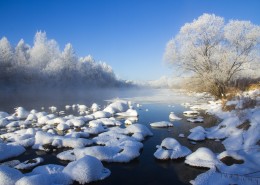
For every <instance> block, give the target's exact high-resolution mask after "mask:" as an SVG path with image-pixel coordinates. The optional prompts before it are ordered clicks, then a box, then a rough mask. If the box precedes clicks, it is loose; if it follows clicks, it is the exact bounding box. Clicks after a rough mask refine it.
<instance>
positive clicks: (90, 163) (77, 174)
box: [63, 156, 111, 184]
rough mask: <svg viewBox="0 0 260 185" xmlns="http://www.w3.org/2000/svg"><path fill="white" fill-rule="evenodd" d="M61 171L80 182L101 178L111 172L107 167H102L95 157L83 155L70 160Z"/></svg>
mask: <svg viewBox="0 0 260 185" xmlns="http://www.w3.org/2000/svg"><path fill="white" fill-rule="evenodd" d="M63 172H64V173H65V174H67V175H68V176H69V177H70V178H71V179H73V180H74V181H77V182H79V183H80V184H84V183H89V182H92V181H97V180H103V179H105V178H106V177H108V176H109V175H110V173H111V172H110V170H109V169H107V168H104V166H103V165H102V163H101V162H100V161H99V160H98V159H97V158H95V157H92V156H85V157H83V158H81V159H79V160H77V161H73V162H70V163H69V164H68V165H67V166H66V167H65V168H64V170H63Z"/></svg>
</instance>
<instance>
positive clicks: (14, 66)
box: [0, 32, 131, 88]
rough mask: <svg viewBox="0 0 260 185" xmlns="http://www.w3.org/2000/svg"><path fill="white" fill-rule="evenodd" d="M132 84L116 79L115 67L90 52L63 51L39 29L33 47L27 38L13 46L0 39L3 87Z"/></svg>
mask: <svg viewBox="0 0 260 185" xmlns="http://www.w3.org/2000/svg"><path fill="white" fill-rule="evenodd" d="M129 85H131V84H129V83H126V82H125V81H122V80H119V79H117V78H116V75H115V74H114V72H113V69H112V68H111V67H110V66H109V65H107V64H106V63H104V62H96V61H95V60H94V59H93V58H92V57H91V56H90V55H88V56H86V57H78V56H76V54H75V52H74V50H73V48H72V45H71V44H67V45H66V46H65V48H64V50H63V51H60V49H59V46H58V44H57V42H56V41H55V40H48V39H47V37H46V33H45V32H37V33H36V35H35V38H34V44H33V46H32V47H31V46H29V45H28V44H26V43H25V42H24V40H23V39H21V40H20V41H19V43H18V44H17V46H16V47H12V46H11V44H10V43H9V41H8V40H7V38H6V37H3V38H2V39H1V40H0V86H1V88H3V87H26V86H28V87H29V86H36V87H46V86H47V87H93V86H98V87H117V86H129Z"/></svg>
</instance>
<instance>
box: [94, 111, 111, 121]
mask: <svg viewBox="0 0 260 185" xmlns="http://www.w3.org/2000/svg"><path fill="white" fill-rule="evenodd" d="M92 115H93V116H94V118H95V119H100V118H109V117H111V114H110V113H109V112H106V111H97V112H94V113H93V114H92Z"/></svg>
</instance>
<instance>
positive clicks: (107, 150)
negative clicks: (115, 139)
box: [74, 146, 121, 162]
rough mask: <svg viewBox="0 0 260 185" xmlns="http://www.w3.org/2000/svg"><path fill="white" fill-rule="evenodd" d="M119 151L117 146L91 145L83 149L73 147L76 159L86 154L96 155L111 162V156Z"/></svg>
mask: <svg viewBox="0 0 260 185" xmlns="http://www.w3.org/2000/svg"><path fill="white" fill-rule="evenodd" d="M120 151H121V148H119V147H116V146H115V147H111V146H92V147H86V148H84V149H75V150H74V153H75V156H76V159H80V158H82V157H84V156H86V155H90V156H93V157H96V158H97V159H99V160H101V161H106V162H113V157H114V156H115V155H116V154H117V153H119V152H120Z"/></svg>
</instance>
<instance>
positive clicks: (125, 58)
mask: <svg viewBox="0 0 260 185" xmlns="http://www.w3.org/2000/svg"><path fill="white" fill-rule="evenodd" d="M259 10H260V1H259V0H249V1H246V0H243V1H242V0H82V1H81V0H77V1H76V0H74V1H73V0H70V1H69V0H63V1H62V0H16V1H14V0H0V25H1V26H0V37H3V36H6V37H7V38H8V40H9V41H10V42H11V43H12V44H13V45H16V44H17V42H18V41H19V40H20V39H21V38H23V39H24V40H25V41H26V42H27V43H29V44H30V45H32V43H33V37H34V35H35V33H36V31H37V30H42V31H46V33H47V36H48V38H49V39H55V40H56V41H57V42H58V43H59V45H60V48H61V49H63V48H64V45H65V44H66V43H68V42H70V43H71V44H72V45H73V47H74V49H75V51H76V54H77V55H78V56H86V55H88V54H91V55H92V56H93V57H94V58H95V59H96V60H102V61H105V62H107V63H108V64H109V65H111V66H112V67H113V69H114V71H115V73H116V74H118V76H120V77H121V78H123V79H129V80H153V79H158V78H159V77H160V76H162V75H174V74H176V71H174V69H169V68H168V66H166V65H165V64H163V60H162V58H163V57H162V56H163V52H164V48H165V45H166V43H167V41H168V40H169V39H171V38H172V37H174V36H175V35H176V34H177V33H178V31H179V29H180V27H181V26H182V25H184V24H185V23H186V22H191V21H192V20H193V19H196V18H197V17H199V16H200V15H202V14H203V13H214V14H216V15H218V16H222V17H224V18H225V20H226V21H227V20H229V19H238V20H250V21H252V22H253V23H254V24H258V25H259V24H260V13H259Z"/></svg>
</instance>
